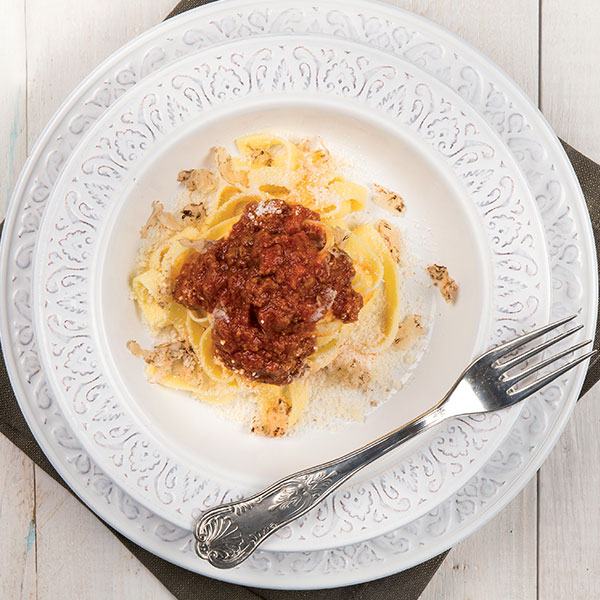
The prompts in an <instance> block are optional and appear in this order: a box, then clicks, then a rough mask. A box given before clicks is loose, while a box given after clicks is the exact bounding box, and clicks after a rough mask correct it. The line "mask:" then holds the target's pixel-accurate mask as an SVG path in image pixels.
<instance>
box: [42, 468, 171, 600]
mask: <svg viewBox="0 0 600 600" xmlns="http://www.w3.org/2000/svg"><path fill="white" fill-rule="evenodd" d="M36 479H37V501H38V502H37V532H38V537H37V547H38V582H39V583H38V596H37V598H38V599H39V600H71V599H76V598H77V599H82V600H93V599H95V598H152V599H153V600H154V599H155V600H161V599H164V600H167V599H169V598H172V595H171V594H170V593H169V592H168V591H167V590H166V589H165V588H164V587H163V586H162V585H161V583H160V582H159V581H158V580H157V579H156V578H155V577H154V576H153V575H152V574H151V573H150V572H149V571H148V570H147V569H145V568H144V567H143V566H142V565H141V564H140V562H139V561H138V560H137V559H136V558H135V557H134V556H133V555H132V554H131V553H130V552H129V551H128V550H127V549H126V548H125V546H123V544H121V542H119V541H118V540H117V538H116V537H115V536H114V535H113V534H112V533H111V532H110V531H109V530H108V529H107V528H106V527H105V526H104V525H103V524H102V522H101V521H99V520H98V519H97V518H96V517H94V516H93V515H92V514H91V513H90V512H89V510H88V509H87V508H86V507H84V506H83V505H82V504H81V503H80V502H79V501H78V500H76V499H75V498H74V497H73V496H72V495H71V494H70V493H69V492H67V491H66V490H65V489H63V488H62V487H61V486H60V485H58V484H57V483H56V482H55V481H54V480H53V479H52V478H50V477H49V476H48V475H46V474H45V473H44V472H43V471H40V470H39V469H38V476H37V478H36Z"/></svg>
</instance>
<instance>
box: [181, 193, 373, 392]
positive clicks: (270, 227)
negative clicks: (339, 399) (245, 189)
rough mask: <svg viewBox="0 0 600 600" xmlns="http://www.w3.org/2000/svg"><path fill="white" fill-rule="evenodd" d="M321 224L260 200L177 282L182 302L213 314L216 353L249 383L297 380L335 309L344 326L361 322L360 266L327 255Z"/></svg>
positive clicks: (300, 210) (303, 211)
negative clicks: (319, 328) (356, 282)
mask: <svg viewBox="0 0 600 600" xmlns="http://www.w3.org/2000/svg"><path fill="white" fill-rule="evenodd" d="M319 220H320V217H319V215H318V213H316V212H313V211H311V210H309V209H307V208H305V207H304V206H300V205H290V204H287V203H286V202H284V201H282V200H275V199H273V200H266V201H263V202H261V203H260V204H259V203H257V202H252V203H250V204H249V205H248V206H247V207H246V209H245V211H244V213H243V214H242V216H241V218H240V220H239V221H238V222H237V223H236V224H235V225H234V226H233V228H232V230H231V233H230V234H229V236H227V237H224V238H222V239H220V240H218V241H216V242H211V243H209V244H207V246H205V248H204V249H203V251H202V252H201V253H195V254H194V256H193V257H192V258H190V259H188V260H187V261H186V262H185V263H184V265H183V266H182V268H181V271H180V273H179V275H178V276H177V278H176V280H175V282H174V285H173V298H174V299H175V301H176V302H179V303H180V304H182V305H183V306H185V307H187V308H189V309H193V310H194V309H204V310H205V311H208V312H211V313H213V316H214V328H213V343H214V348H215V353H216V355H217V356H218V357H219V359H220V360H221V362H222V363H223V364H224V365H225V366H227V367H229V368H230V369H232V370H235V371H237V372H238V373H242V374H244V376H245V377H247V378H249V379H252V380H255V381H261V382H263V383H270V384H276V385H283V384H286V383H289V382H290V381H292V380H293V379H294V378H296V377H298V376H299V375H301V374H302V373H303V372H304V370H305V369H306V359H307V357H308V356H310V355H311V354H312V353H313V352H314V351H315V349H316V339H315V332H316V324H317V321H318V320H319V319H321V318H322V317H323V316H325V315H326V314H327V312H328V311H329V310H330V309H331V311H332V313H333V315H334V316H335V317H337V318H338V319H340V320H341V321H344V322H352V321H356V320H357V318H358V313H359V311H360V309H361V308H362V305H363V299H362V296H361V295H360V294H358V293H357V292H355V291H354V290H353V289H352V287H351V285H350V284H351V282H352V279H353V277H354V266H353V265H352V261H351V259H350V258H349V257H348V256H347V255H346V254H344V253H343V252H341V251H337V249H336V251H335V252H331V251H328V250H327V251H324V248H325V244H326V234H325V231H324V228H323V227H322V226H321V225H320V224H319V222H318V221H319Z"/></svg>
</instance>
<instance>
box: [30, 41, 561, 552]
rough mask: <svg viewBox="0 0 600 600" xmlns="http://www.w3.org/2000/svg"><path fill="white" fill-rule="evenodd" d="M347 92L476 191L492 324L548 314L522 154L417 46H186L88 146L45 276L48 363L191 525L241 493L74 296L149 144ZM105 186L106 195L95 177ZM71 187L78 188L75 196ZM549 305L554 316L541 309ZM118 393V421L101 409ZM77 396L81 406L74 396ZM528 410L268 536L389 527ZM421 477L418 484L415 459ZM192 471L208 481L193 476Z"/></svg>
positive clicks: (429, 499)
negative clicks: (186, 435) (405, 50)
mask: <svg viewBox="0 0 600 600" xmlns="http://www.w3.org/2000/svg"><path fill="white" fill-rule="evenodd" d="M288 92H289V93H298V92H303V93H307V94H308V93H310V94H312V96H316V97H320V96H323V97H326V98H329V97H332V96H333V97H335V98H336V100H337V101H338V102H352V103H353V105H357V106H361V107H365V109H366V110H370V111H375V112H377V113H380V114H381V115H384V116H385V117H386V118H388V119H390V121H393V122H394V123H395V124H397V125H401V126H403V127H406V128H408V129H409V130H410V131H411V133H412V134H413V135H414V136H415V137H416V138H418V139H420V140H422V141H423V142H424V143H425V144H427V145H429V146H430V147H431V148H433V149H434V150H435V151H436V152H437V153H438V154H439V155H440V156H441V157H442V159H443V160H444V161H445V162H446V163H447V164H448V166H449V167H450V169H451V170H452V172H453V173H454V176H455V177H456V178H457V179H458V180H459V181H461V182H462V184H463V186H464V187H465V188H466V190H467V191H468V192H469V193H470V197H471V199H472V202H473V204H474V205H475V206H476V210H477V213H478V216H479V219H480V227H481V230H482V231H483V233H484V235H485V237H486V239H487V246H488V248H489V249H490V252H491V257H492V268H493V271H494V273H493V275H492V279H493V281H495V282H500V285H499V286H498V285H497V286H496V287H495V293H494V294H493V306H492V307H490V311H491V314H492V334H491V337H490V338H489V339H488V340H487V342H486V345H491V344H493V343H499V342H500V341H502V339H503V338H504V337H506V336H507V335H510V333H511V331H512V330H513V328H514V327H515V326H516V327H518V328H528V327H531V326H532V325H534V324H535V323H536V322H538V321H539V320H545V319H546V317H545V316H544V315H545V314H546V313H547V311H548V309H549V306H548V303H547V300H548V297H549V293H550V290H549V288H548V283H549V278H548V270H547V257H546V251H545V245H544V240H543V233H542V230H541V227H540V226H539V225H537V223H538V220H539V217H538V214H537V210H536V208H535V205H534V202H533V198H532V197H531V195H530V193H529V190H528V187H527V185H526V183H525V181H524V178H523V177H522V176H521V174H520V172H519V170H518V169H517V167H516V166H515V165H514V162H513V159H512V158H511V157H510V154H509V153H508V151H507V150H506V149H505V147H504V146H503V145H502V144H501V143H499V142H498V140H497V139H496V137H495V134H494V133H493V132H492V131H491V130H490V129H489V128H488V126H487V125H486V124H485V122H484V121H483V119H482V118H481V117H480V116H479V115H478V114H477V113H476V112H475V111H474V110H472V109H470V108H469V107H468V105H467V104H466V102H465V101H464V100H463V99H462V98H461V97H460V96H459V95H457V94H455V93H454V92H452V91H451V90H449V89H447V88H446V87H445V86H443V85H441V84H440V83H439V82H438V81H437V80H436V79H433V78H431V77H430V76H427V75H424V74H422V73H420V72H419V69H418V68H416V67H414V66H412V65H410V64H409V63H407V62H406V61H399V60H398V59H394V58H391V57H389V55H386V54H384V53H383V52H380V51H378V50H376V49H368V48H364V47H362V46H358V45H357V46H353V45H352V44H349V43H347V42H346V43H343V44H342V43H340V42H336V41H333V40H323V39H314V38H312V37H310V36H303V37H302V38H290V37H289V36H288V37H286V38H277V37H271V38H269V45H268V46H267V45H264V44H263V43H262V42H261V40H260V39H258V38H256V39H250V40H242V41H240V42H237V41H236V42H231V43H229V44H227V45H224V46H220V47H218V48H217V49H215V50H210V51H205V52H202V53H198V54H196V55H194V56H193V57H191V58H186V59H182V60H180V61H177V62H175V63H173V64H171V65H170V66H168V67H166V68H165V69H163V70H162V71H161V72H160V73H159V74H157V75H156V76H153V77H149V78H147V79H146V80H145V81H144V85H143V86H138V87H136V88H135V89H134V90H132V91H131V92H130V93H128V94H127V95H126V96H123V99H122V101H120V102H118V103H117V104H116V105H114V106H113V107H112V108H111V109H109V110H108V111H107V113H106V114H105V116H104V117H103V118H102V120H101V121H100V122H98V123H97V124H96V125H95V126H94V127H93V128H92V129H91V130H90V134H89V135H88V136H87V137H86V139H85V141H84V142H82V145H81V146H80V147H79V148H77V149H76V150H75V153H74V156H73V158H72V160H71V162H70V163H69V165H68V166H67V168H66V170H65V172H64V174H63V176H62V177H61V179H60V181H59V182H58V184H57V188H56V191H55V193H54V195H53V197H52V199H51V201H50V203H49V207H48V208H47V216H46V219H45V221H44V223H43V225H42V228H41V230H40V239H44V240H45V243H44V244H43V245H40V246H39V247H38V248H39V254H38V258H39V260H37V267H36V268H37V271H36V272H37V275H36V280H37V281H38V286H37V287H36V288H35V292H36V293H37V294H38V296H37V300H36V305H37V306H40V307H41V308H40V311H39V313H38V319H37V324H38V326H39V329H38V335H41V336H42V337H43V339H44V340H45V341H44V344H43V345H42V348H43V351H42V353H41V355H42V362H43V364H44V365H45V367H46V370H47V372H48V373H50V374H51V375H50V380H51V381H52V384H53V385H54V387H55V390H56V393H57V395H58V397H59V402H60V403H61V406H62V408H63V411H64V413H65V415H67V416H68V417H69V416H70V417H71V419H72V421H71V424H72V426H73V427H77V428H78V430H79V431H80V434H79V437H80V439H81V441H82V443H83V445H84V446H85V447H86V448H87V449H88V451H89V452H90V453H91V454H92V456H94V458H95V460H97V461H98V463H99V464H100V465H101V466H102V468H103V469H104V470H105V471H106V472H107V473H109V474H110V475H112V476H113V477H114V479H115V481H119V482H120V484H121V485H122V486H123V487H124V489H125V490H126V491H128V492H129V493H130V494H131V495H132V496H133V497H134V498H136V499H137V500H138V501H140V502H142V503H143V504H144V505H145V506H147V507H149V508H152V509H153V510H155V511H156V512H157V513H158V514H160V515H162V516H163V517H165V518H167V519H169V520H171V521H172V522H173V523H174V524H176V525H178V526H180V527H184V528H185V527H191V525H192V523H193V520H194V517H195V515H197V513H198V508H199V507H201V506H202V507H203V506H206V507H208V506H211V505H212V504H214V503H218V502H220V501H223V500H228V499H233V498H236V497H241V496H242V495H243V489H236V488H235V483H231V482H229V481H227V480H225V483H222V482H221V481H215V480H214V478H212V479H211V478H210V477H208V476H207V475H203V473H202V472H201V471H199V470H198V467H197V466H195V465H191V464H187V463H186V462H184V461H183V460H182V459H181V458H180V457H179V456H177V455H175V454H173V452H172V450H171V449H169V448H167V447H164V446H161V445H160V444H159V443H157V442H156V441H154V440H153V439H152V438H151V437H150V436H149V434H148V431H147V430H146V429H144V427H143V426H141V425H140V424H139V423H138V422H137V421H136V420H135V418H134V417H132V415H131V414H130V412H129V411H128V409H127V406H126V405H123V404H122V403H121V402H120V401H119V391H118V389H114V386H112V385H111V383H110V382H109V381H110V374H107V373H105V372H104V371H103V369H102V366H101V364H102V363H101V360H100V355H99V354H98V353H99V349H98V343H97V341H96V340H95V334H94V331H93V328H92V327H91V325H90V314H89V313H90V311H84V312H83V313H72V312H71V311H70V310H69V309H65V307H64V302H65V300H66V302H67V303H68V305H69V306H70V305H71V304H72V303H73V302H71V301H70V300H69V299H70V298H76V297H82V295H83V296H84V297H85V296H86V295H89V296H90V302H94V301H96V300H95V299H94V298H92V297H91V292H90V282H91V280H92V279H93V274H92V273H91V271H90V264H91V263H90V260H89V257H90V256H91V255H92V254H93V253H94V248H95V246H97V245H98V243H99V236H98V233H97V231H98V229H99V227H100V225H101V224H102V222H103V221H104V220H105V219H106V218H107V215H108V212H109V208H110V206H111V205H113V204H114V203H115V202H116V201H117V200H118V199H119V198H120V197H121V195H120V193H119V190H120V189H122V188H123V186H125V185H126V184H127V182H128V181H131V179H132V178H133V177H134V176H135V173H136V167H137V165H138V164H139V161H141V160H142V159H143V157H144V156H145V154H146V153H148V152H150V151H151V150H152V149H153V148H154V147H155V145H158V144H160V143H162V142H164V141H165V140H166V139H167V138H168V136H169V135H171V134H174V133H175V132H177V131H178V130H179V129H180V128H182V127H184V126H185V125H186V123H189V122H190V121H191V120H192V119H194V118H195V117H196V116H197V115H198V114H200V113H202V114H206V113H207V112H208V111H210V110H212V109H213V107H216V106H219V107H223V105H224V104H225V103H227V102H232V103H233V102H236V103H239V102H240V101H241V99H250V98H254V97H257V96H260V97H264V96H265V95H268V94H271V93H280V94H281V93H288ZM99 189H102V190H103V191H104V194H103V195H102V196H101V197H100V200H99V201H98V199H97V198H98V193H97V191H98V190H99ZM64 199H66V202H65V201H64ZM540 314H541V316H540ZM107 405H111V406H113V408H114V411H115V414H114V416H113V417H112V418H111V419H110V420H108V421H106V420H104V419H101V418H98V416H97V415H98V411H105V410H106V406H107ZM72 407H74V410H73V408H72ZM517 412H518V411H516V412H513V414H512V417H510V416H509V415H510V413H509V414H508V415H507V414H503V415H501V414H499V413H498V414H492V415H484V416H483V417H482V418H472V417H467V418H460V419H456V420H454V421H453V422H451V423H450V424H448V425H447V426H445V427H444V428H442V429H441V430H440V432H439V434H437V435H436V436H435V437H434V438H433V439H432V440H431V442H429V444H428V445H426V446H424V447H422V448H420V449H419V450H418V451H416V452H415V453H413V454H412V455H411V456H409V457H408V458H407V459H406V460H404V461H401V462H400V463H399V464H398V465H397V466H395V467H394V468H392V469H389V470H387V471H386V472H384V473H383V474H382V475H381V476H378V477H376V478H374V479H372V480H370V481H367V482H363V483H361V482H359V483H354V484H352V485H349V486H347V487H344V488H343V489H341V490H340V491H338V492H337V493H336V494H333V495H332V496H331V498H329V499H328V500H326V502H325V503H324V505H323V506H321V507H320V508H319V510H318V511H315V512H314V513H309V514H308V515H306V516H305V517H304V518H303V519H302V520H300V521H298V522H294V523H292V524H290V525H289V526H288V527H287V528H286V529H285V530H283V531H282V532H279V533H278V534H277V535H276V536H275V537H274V538H273V539H271V540H269V542H268V544H270V546H275V547H279V548H282V549H286V550H288V551H289V550H291V549H299V548H306V549H315V548H327V547H332V546H336V545H338V544H339V543H344V542H349V541H358V540H360V539H368V538H369V537H372V536H373V535H374V533H376V532H380V533H386V532H388V531H390V530H393V529H394V528H395V527H398V526H400V525H401V524H404V523H406V522H409V521H410V520H411V519H414V518H416V517H417V516H419V515H421V514H423V513H425V512H426V511H427V510H429V509H430V508H433V507H434V506H436V505H437V504H439V502H441V500H442V499H443V498H444V497H447V496H448V495H449V494H451V493H452V492H454V491H455V490H456V489H458V488H459V487H460V486H461V485H462V484H463V483H464V481H466V480H467V479H468V478H469V477H470V476H471V475H472V474H473V473H475V472H476V471H477V470H479V468H481V467H482V466H483V465H484V464H485V461H486V459H487V457H489V455H490V454H491V453H492V452H493V450H494V447H495V445H497V444H499V443H500V441H501V439H502V437H503V436H504V435H505V434H506V433H507V432H508V430H509V429H510V426H511V424H512V422H513V421H514V419H515V418H516V414H517ZM406 472H411V473H412V474H413V476H414V479H413V481H412V482H410V483H408V482H407V481H406V479H405V477H404V473H406ZM191 481H195V482H200V483H201V485H194V493H192V491H191V488H190V482H191Z"/></svg>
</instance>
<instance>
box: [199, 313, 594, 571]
mask: <svg viewBox="0 0 600 600" xmlns="http://www.w3.org/2000/svg"><path fill="white" fill-rule="evenodd" d="M575 316H576V315H574V316H571V317H567V318H564V319H561V320H560V321H556V322H555V323H551V324H550V325H546V326H545V327H542V328H540V329H537V330H535V331H532V332H531V333H527V334H525V335H522V336H520V337H518V338H516V339H514V340H511V341H509V342H506V343H505V344H501V345H500V346H497V347H496V348H492V349H491V350H489V351H488V352H486V353H485V354H483V355H481V356H480V357H479V358H477V359H475V360H474V361H473V362H472V363H471V364H470V365H469V366H468V367H467V368H466V369H465V371H464V372H463V373H462V375H461V376H460V377H459V378H458V380H457V381H456V383H455V384H454V385H453V386H452V388H451V389H450V391H449V392H448V393H447V394H446V395H445V396H444V398H442V400H441V401H440V402H439V403H438V404H437V405H436V406H434V407H433V408H432V409H430V410H428V411H427V412H425V413H423V414H422V415H421V416H419V417H417V418H416V419H415V420H414V421H411V422H410V423H408V424H406V425H404V426H403V427H400V428H399V429H396V430H394V431H392V432H391V433H389V434H387V435H386V436H384V437H381V438H379V439H378V440H375V441H374V442H372V443H370V444H368V445H367V446H364V447H363V448H359V449H358V450H355V451H354V452H351V453H350V454H346V455H345V456H342V457H340V458H337V459H335V460H332V461H329V462H327V463H324V464H322V465H318V466H316V467H312V468H309V469H305V470H304V471H299V472H298V473H294V474H293V475H289V476H288V477H285V478H283V479H281V480H279V481H278V482H276V483H274V484H273V485H271V486H270V487H268V488H267V489H265V490H264V491H262V492H259V493H258V494H255V495H254V496H251V497H250V498H245V499H243V500H239V501H237V502H230V503H228V504H222V505H220V506H217V507H215V508H211V509H210V510H208V511H206V512H205V513H204V514H203V515H202V516H201V517H200V519H199V520H198V522H197V523H196V527H195V536H196V553H197V554H198V556H199V557H200V558H203V559H205V560H208V561H209V562H210V564H211V565H213V566H214V567H217V568H219V569H229V568H231V567H235V566H236V565H239V564H240V563H241V562H243V561H244V560H246V559H247V558H248V557H249V556H250V555H251V554H252V552H254V550H255V549H256V548H257V546H258V545H259V544H260V543H261V542H262V541H264V540H265V538H267V537H268V536H269V535H271V534H272V533H274V532H275V531H277V530H278V529H280V528H281V527H283V526H284V525H287V524H288V523H289V522H290V521H293V520H294V519H297V518H298V517H300V516H302V515H303V514H305V513H306V512H308V511H309V510H311V509H312V508H313V507H314V506H315V505H316V504H318V503H319V502H320V501H321V500H323V498H325V497H326V496H328V495H329V494H330V493H331V492H333V491H334V490H335V489H337V488H338V487H339V486H340V485H342V484H343V483H344V482H345V481H346V480H348V479H349V478H350V477H351V476H352V475H354V474H355V473H356V472H357V471H358V470H360V469H362V468H363V467H365V466H366V465H368V464H370V463H371V462H373V461H374V460H377V459H378V458H379V457H381V456H383V455H384V454H386V453H388V452H389V451H390V450H393V449H394V448H397V447H398V446H399V445H400V444H402V443H403V442H405V441H406V440H408V439H410V438H413V437H414V436H415V435H417V434H419V433H420V432H422V431H425V430H426V429H429V428H430V427H433V426H434V425H438V424H439V423H441V422H442V421H445V420H446V419H450V418H453V417H458V416H461V415H469V414H475V413H486V412H491V411H495V410H500V409H502V408H507V407H509V406H512V405H513V404H516V403H517V402H520V401H521V400H524V399H525V398H527V397H529V396H531V394H534V393H535V392H537V391H538V390H540V389H541V388H543V387H544V386H545V385H548V384H549V383H550V382H552V381H554V380H555V379H556V378H557V377H560V376H561V375H563V374H564V373H566V372H567V371H569V370H570V369H572V368H573V367H576V366H577V365H578V364H580V363H582V362H583V361H584V360H586V359H588V358H589V357H590V356H592V355H593V354H594V353H595V352H596V351H595V350H592V351H591V352H587V353H586V354H583V355H582V356H579V357H578V358H576V359H574V360H572V361H571V362H569V363H567V364H565V365H563V366H561V367H559V368H557V369H556V370H554V371H553V372H552V373H549V374H546V375H544V376H542V377H540V378H539V379H537V380H535V381H532V382H530V383H528V384H527V385H524V387H517V384H518V383H520V382H521V381H523V380H524V379H526V378H528V377H530V376H531V375H533V374H534V373H537V372H538V371H539V370H541V369H544V368H545V367H547V366H548V365H550V364H552V363H554V362H555V361H556V360H558V359H560V358H563V357H564V356H566V355H567V354H570V353H571V352H575V351H576V350H579V349H580V348H583V347H584V346H586V345H587V344H589V343H590V342H591V340H587V341H585V342H581V343H578V344H575V345H574V346H571V347H570V348H568V349H567V350H563V351H561V352H559V353H558V354H555V355H554V356H552V357H550V358H548V359H546V360H542V361H540V362H538V363H537V364H536V365H534V366H532V367H528V368H527V369H525V370H522V371H520V372H517V373H513V374H510V373H509V371H511V370H512V369H513V368H514V367H516V366H519V365H522V363H524V362H525V361H527V360H529V359H530V358H532V357H533V356H535V355H536V354H539V353H540V352H542V351H544V350H546V349H547V348H549V347H550V346H553V345H554V344H556V343H557V342H560V341H561V340H563V339H565V338H566V337H568V336H570V335H573V334H574V333H575V332H577V331H579V330H580V329H581V328H582V327H583V325H578V326H576V327H573V328H572V329H570V330H568V331H566V332H564V333H561V334H559V335H557V336H555V337H554V338H552V339H551V340H549V341H546V342H543V343H541V344H539V345H538V346H536V347H535V348H532V349H530V350H528V351H526V352H522V353H520V354H517V355H516V356H514V357H512V358H511V357H509V355H511V354H512V353H513V352H514V351H515V350H517V349H518V348H520V347H521V346H523V345H525V344H527V343H528V342H531V341H532V340H535V339H537V338H539V337H541V336H543V335H545V334H546V333H548V332H550V331H553V330H554V329H556V328H557V327H560V326H561V325H564V324H565V323H568V322H569V321H571V320H573V319H574V318H575ZM502 359H506V360H502Z"/></svg>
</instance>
